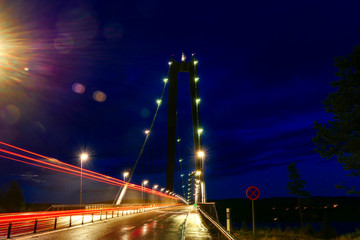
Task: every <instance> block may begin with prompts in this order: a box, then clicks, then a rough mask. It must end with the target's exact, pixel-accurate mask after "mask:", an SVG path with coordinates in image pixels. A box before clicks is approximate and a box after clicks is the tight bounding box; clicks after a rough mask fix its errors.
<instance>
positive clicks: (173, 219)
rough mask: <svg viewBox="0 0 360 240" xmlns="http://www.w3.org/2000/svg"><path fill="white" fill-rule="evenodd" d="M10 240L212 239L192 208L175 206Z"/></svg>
mask: <svg viewBox="0 0 360 240" xmlns="http://www.w3.org/2000/svg"><path fill="white" fill-rule="evenodd" d="M12 239H17V240H22V239H24V240H25V239H33V240H34V239H36V240H50V239H51V240H53V239H59V240H68V239H76V240H85V239H90V240H92V239H102V240H107V239H109V240H110V239H111V240H114V239H121V240H136V239H160V240H163V239H165V240H166V239H171V240H175V239H176V240H183V239H185V240H190V239H191V240H209V239H212V238H211V236H210V234H209V232H208V230H207V229H206V228H205V226H204V225H203V223H202V222H201V220H200V216H199V215H198V214H197V212H196V210H194V209H193V207H192V206H178V207H172V208H166V209H161V210H154V211H149V212H145V213H138V214H134V215H127V216H122V217H118V218H111V219H107V220H103V221H98V222H95V223H88V224H85V225H83V226H75V227H72V228H67V229H61V230H56V231H49V232H45V233H40V234H31V235H27V236H23V237H16V238H12Z"/></svg>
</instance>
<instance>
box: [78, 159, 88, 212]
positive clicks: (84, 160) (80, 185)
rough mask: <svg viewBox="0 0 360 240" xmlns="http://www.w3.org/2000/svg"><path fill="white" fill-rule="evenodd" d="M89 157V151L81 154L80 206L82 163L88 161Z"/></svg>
mask: <svg viewBox="0 0 360 240" xmlns="http://www.w3.org/2000/svg"><path fill="white" fill-rule="evenodd" d="M88 158H89V155H88V154H87V153H82V154H81V155H80V172H81V174H80V206H81V205H82V164H83V161H86V160H87V159H88Z"/></svg>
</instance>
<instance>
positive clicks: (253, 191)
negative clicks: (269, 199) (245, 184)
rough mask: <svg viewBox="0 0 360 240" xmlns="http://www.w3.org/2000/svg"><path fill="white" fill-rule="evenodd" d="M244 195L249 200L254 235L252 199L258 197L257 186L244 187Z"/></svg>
mask: <svg viewBox="0 0 360 240" xmlns="http://www.w3.org/2000/svg"><path fill="white" fill-rule="evenodd" d="M246 196H247V197H248V198H249V199H250V200H251V207H252V225H253V234H254V235H255V213H254V200H256V199H258V198H259V197H260V191H259V189H258V188H257V187H254V186H251V187H249V188H248V189H246Z"/></svg>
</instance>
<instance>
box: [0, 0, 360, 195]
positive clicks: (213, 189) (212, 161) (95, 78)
mask: <svg viewBox="0 0 360 240" xmlns="http://www.w3.org/2000/svg"><path fill="white" fill-rule="evenodd" d="M359 7H360V3H358V1H342V2H339V1H307V0H302V1H217V2H212V1H179V2H173V1H157V0H143V1H140V0H134V1H106V0H103V1H96V0H93V1H85V0H83V1H80V0H79V1H73V0H72V1H70V0H69V1H67V0H63V1H41V0H32V1H18V0H11V1H3V2H1V3H0V26H1V28H0V34H1V35H0V40H1V42H0V47H1V44H3V45H5V43H6V42H10V43H12V44H13V46H15V50H13V51H14V52H13V55H12V59H13V61H12V62H11V66H12V67H13V68H11V69H9V68H6V69H5V67H0V68H2V69H1V72H2V73H1V75H2V76H1V78H2V79H1V78H0V94H1V95H0V140H1V141H4V142H7V143H10V144H13V145H16V146H18V147H22V148H25V149H28V150H30V151H33V152H36V153H39V154H43V155H46V156H50V157H54V158H57V159H59V160H61V161H64V162H67V163H70V164H74V165H79V160H78V154H79V152H81V151H82V150H84V149H87V150H88V151H90V153H91V159H90V161H89V162H87V163H86V164H84V167H85V168H87V169H91V170H94V171H97V172H101V173H104V174H107V175H110V176H113V177H117V178H121V176H122V175H121V173H122V171H123V170H125V169H128V168H131V167H132V166H133V164H134V163H135V160H136V158H137V155H138V153H139V151H140V148H141V145H142V143H143V141H144V138H145V135H144V133H143V131H144V130H145V129H147V128H149V126H150V124H151V121H152V118H153V115H154V112H155V110H156V102H155V101H156V99H157V98H159V97H160V95H161V91H162V88H163V81H162V79H163V78H164V77H167V73H168V61H169V59H170V58H171V56H174V58H175V59H176V60H177V61H180V58H181V53H182V52H184V53H185V55H186V56H187V57H188V60H189V59H190V58H191V54H193V53H195V56H196V58H197V59H198V60H199V63H198V73H199V77H200V81H199V91H200V96H201V103H200V106H201V121H202V126H203V129H204V135H203V146H204V148H205V149H206V157H205V161H206V175H205V178H206V184H207V195H208V198H209V199H222V198H237V197H245V190H246V188H247V187H249V186H252V185H255V186H257V187H258V188H259V189H260V191H261V197H278V196H280V197H281V196H288V192H287V190H286V183H287V181H288V176H287V175H288V173H287V165H289V164H290V163H291V162H294V161H295V162H296V163H297V166H298V169H299V172H300V173H301V175H302V178H303V179H304V180H306V181H307V184H306V189H307V190H309V191H310V192H311V193H312V195H313V196H339V195H340V196H342V195H345V192H344V190H338V189H335V184H339V183H340V182H341V181H344V182H346V183H350V184H355V182H354V181H353V180H351V179H350V178H349V177H346V172H345V171H344V170H343V169H342V167H341V166H340V165H339V164H338V163H337V162H336V159H333V160H325V159H321V158H320V156H319V154H318V153H315V152H314V151H313V149H314V145H313V143H312V140H311V139H312V137H314V136H315V130H314V129H313V122H314V121H315V120H317V121H319V122H326V121H327V120H329V119H330V118H331V116H330V115H328V114H326V112H325V110H324V109H323V106H322V101H323V100H325V98H326V97H327V95H328V94H329V93H330V92H332V91H334V90H335V89H333V88H332V87H331V86H330V82H332V81H335V80H336V79H337V78H336V76H335V74H334V73H335V72H336V68H335V67H334V65H333V64H334V57H335V56H343V55H347V54H350V53H351V52H352V48H353V46H355V45H357V44H358V43H360V33H359V31H358V28H359V27H360V24H359V22H360V21H359V19H360V18H359V13H358V11H359ZM0 55H1V54H0ZM25 68H28V69H26V70H28V71H26V70H25ZM80 84H81V85H80ZM82 86H84V88H82ZM167 90H168V89H166V94H165V99H164V100H163V103H162V106H161V108H160V111H159V115H158V117H157V119H156V122H155V125H154V129H153V131H152V133H151V137H150V141H149V143H148V145H147V146H146V148H145V152H144V155H143V157H142V158H141V160H140V162H139V165H138V167H137V169H136V170H135V175H134V178H133V180H132V181H133V182H135V183H140V182H141V180H142V179H145V178H146V179H149V181H150V182H151V183H152V184H155V183H157V184H160V185H161V186H165V172H166V136H167V133H166V131H167ZM96 99H97V100H96ZM190 110H191V109H190V88H189V79H188V75H187V74H186V73H182V74H180V75H179V84H178V119H179V133H180V136H179V137H180V138H181V139H182V141H181V155H182V156H183V158H184V166H183V168H184V173H185V174H187V173H189V171H192V170H193V169H194V150H193V138H192V126H191V111H190ZM0 161H1V165H0V166H2V167H1V168H2V171H1V172H2V175H1V178H0V179H1V182H2V183H4V182H8V181H9V179H11V178H13V177H14V176H15V175H14V172H13V171H15V170H14V169H16V172H17V173H18V174H20V175H21V174H22V175H24V176H25V177H24V176H22V177H19V176H20V175H17V178H19V179H20V181H22V182H25V181H26V180H27V181H28V182H31V184H32V188H33V189H35V188H36V189H38V188H41V186H40V185H41V184H44V182H46V181H49V175H51V174H52V173H51V172H48V173H47V172H44V171H43V173H42V174H38V173H36V174H34V172H36V171H37V170H36V168H33V169H26V171H25V170H23V169H25V167H24V165H22V164H20V163H15V162H12V161H9V160H6V159H0ZM23 167H24V168H23ZM26 168H28V167H26ZM176 168H177V170H179V165H178V163H176ZM25 172H26V174H25ZM32 175H33V176H36V175H37V176H36V179H33V178H31V177H29V176H32ZM26 176H27V177H26ZM58 177H59V178H62V179H63V180H62V181H66V180H65V179H67V178H68V177H67V176H66V175H61V174H59V175H58ZM21 178H22V179H21ZM69 181H70V180H69ZM175 182H176V189H177V192H179V193H181V191H180V186H181V181H180V172H177V173H176V178H175ZM37 185H39V187H36V186H37ZM29 189H31V188H30V187H29V188H28V189H26V188H25V195H26V198H27V199H28V200H29V201H42V200H43V198H41V197H40V196H38V195H36V194H35V193H33V192H31V191H30V190H29ZM30 196H31V197H30ZM53 196H56V194H55V195H53Z"/></svg>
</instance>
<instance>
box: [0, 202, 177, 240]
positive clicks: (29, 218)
mask: <svg viewBox="0 0 360 240" xmlns="http://www.w3.org/2000/svg"><path fill="white" fill-rule="evenodd" d="M170 206H175V205H170ZM170 206H169V205H166V206H165V205H149V206H136V207H115V208H100V209H80V210H79V209H78V210H65V211H47V212H31V213H26V212H24V213H12V214H11V213H10V214H0V239H6V238H8V239H9V238H11V237H12V236H21V235H25V234H30V233H37V232H43V231H48V230H56V229H61V228H68V227H72V226H75V225H83V224H86V223H93V222H95V221H101V220H106V219H110V218H115V217H120V216H125V215H130V214H134V213H142V212H147V211H149V210H154V209H159V208H164V207H170Z"/></svg>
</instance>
